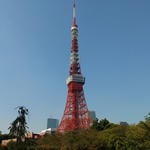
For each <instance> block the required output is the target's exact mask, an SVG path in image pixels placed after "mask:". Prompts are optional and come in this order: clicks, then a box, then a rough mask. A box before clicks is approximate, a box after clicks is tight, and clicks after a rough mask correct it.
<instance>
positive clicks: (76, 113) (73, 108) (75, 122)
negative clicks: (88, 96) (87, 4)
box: [57, 0, 92, 132]
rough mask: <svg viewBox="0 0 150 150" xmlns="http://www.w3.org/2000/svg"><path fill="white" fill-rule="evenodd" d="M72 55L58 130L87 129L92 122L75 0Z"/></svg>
mask: <svg viewBox="0 0 150 150" xmlns="http://www.w3.org/2000/svg"><path fill="white" fill-rule="evenodd" d="M71 40H72V42H71V55H70V71H69V77H68V78H67V80H66V83H67V85H68V96H67V101H66V106H65V110H64V114H63V116H62V119H61V122H60V124H59V126H58V128H57V131H58V132H67V131H73V130H76V129H86V128H89V127H90V126H91V124H92V119H91V117H90V116H89V111H88V107H87V104H86V100H85V96H84V91H83V85H84V83H85V77H83V76H82V74H81V68H80V62H79V54H78V52H79V48H78V25H77V24H76V7H75V0H74V3H73V24H72V27H71Z"/></svg>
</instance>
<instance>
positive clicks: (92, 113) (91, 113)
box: [89, 111, 96, 120]
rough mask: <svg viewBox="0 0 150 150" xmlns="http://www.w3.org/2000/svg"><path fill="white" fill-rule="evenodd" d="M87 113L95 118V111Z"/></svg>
mask: <svg viewBox="0 0 150 150" xmlns="http://www.w3.org/2000/svg"><path fill="white" fill-rule="evenodd" d="M89 115H90V116H91V117H92V119H93V120H96V113H95V111H89Z"/></svg>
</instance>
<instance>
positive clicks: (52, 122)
mask: <svg viewBox="0 0 150 150" xmlns="http://www.w3.org/2000/svg"><path fill="white" fill-rule="evenodd" d="M58 124H59V120H58V119H53V118H48V119H47V129H49V128H57V127H58Z"/></svg>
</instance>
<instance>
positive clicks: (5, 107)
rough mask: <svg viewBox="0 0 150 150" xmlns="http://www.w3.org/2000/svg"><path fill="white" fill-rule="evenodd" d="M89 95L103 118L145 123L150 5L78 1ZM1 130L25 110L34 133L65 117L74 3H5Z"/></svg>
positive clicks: (1, 9) (0, 38)
mask: <svg viewBox="0 0 150 150" xmlns="http://www.w3.org/2000/svg"><path fill="white" fill-rule="evenodd" d="M76 7H77V8H76V14H77V24H78V26H79V49H80V52H79V53H80V58H81V61H80V62H81V69H82V74H83V76H85V77H86V83H85V85H84V92H85V97H86V101H87V104H88V108H89V110H95V111H96V115H97V118H98V119H102V118H107V119H108V120H109V121H111V122H114V123H118V122H120V121H127V122H128V123H138V122H139V121H140V120H144V116H145V115H147V113H149V112H150V108H149V106H150V67H149V66H150V17H149V16H150V1H149V0H143V1H141V0H122V1H120V0H113V1H112V0H107V1H104V0H94V1H93V0H88V1H87V0H82V1H79V0H77V2H76ZM0 22H1V23H0V130H1V131H2V132H3V133H8V127H9V126H10V123H11V122H12V121H13V120H14V119H15V118H16V116H17V110H15V107H17V106H22V105H23V106H26V107H27V108H28V109H29V112H30V113H29V117H28V118H27V122H28V126H29V130H30V131H33V132H40V131H41V130H43V129H45V128H46V121H47V118H48V117H53V118H58V119H59V120H60V119H61V117H62V115H63V111H64V108H65V104H66V97H67V85H66V79H67V77H68V74H69V63H70V46H71V31H70V28H71V24H72V0H67V1H62V0H44V1H43V0H25V1H23V0H13V1H12V0H1V1H0Z"/></svg>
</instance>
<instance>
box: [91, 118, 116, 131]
mask: <svg viewBox="0 0 150 150" xmlns="http://www.w3.org/2000/svg"><path fill="white" fill-rule="evenodd" d="M111 126H114V124H113V123H110V122H109V121H108V120H107V119H106V118H105V119H101V120H99V121H98V119H96V120H95V121H94V122H93V125H92V126H91V129H95V130H97V131H102V130H105V129H107V128H109V127H111Z"/></svg>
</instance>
